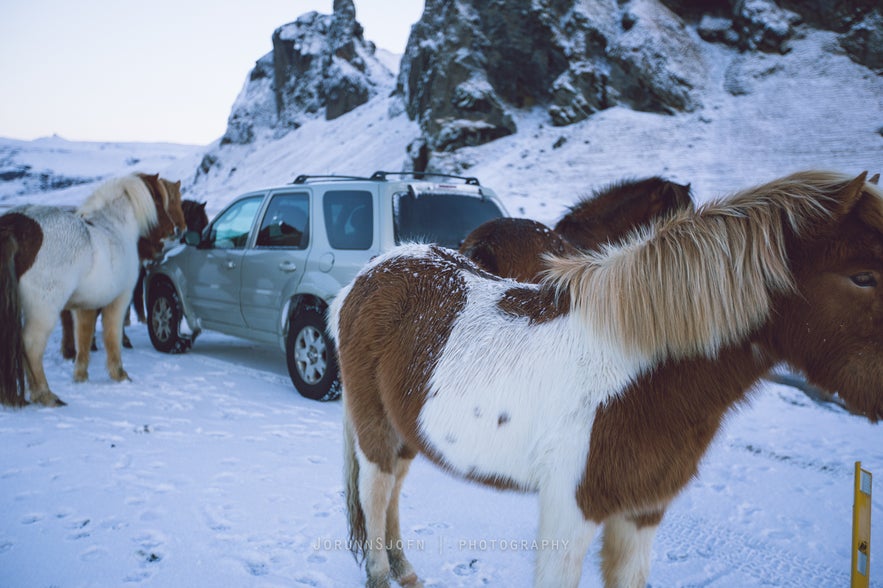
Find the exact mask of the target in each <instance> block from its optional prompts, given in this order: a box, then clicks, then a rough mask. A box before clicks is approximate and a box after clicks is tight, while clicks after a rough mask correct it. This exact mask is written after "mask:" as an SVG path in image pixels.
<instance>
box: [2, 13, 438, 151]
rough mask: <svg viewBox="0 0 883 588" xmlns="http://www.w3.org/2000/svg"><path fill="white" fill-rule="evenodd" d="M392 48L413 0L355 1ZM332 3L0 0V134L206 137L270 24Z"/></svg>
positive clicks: (217, 128) (214, 134) (400, 41)
mask: <svg viewBox="0 0 883 588" xmlns="http://www.w3.org/2000/svg"><path fill="white" fill-rule="evenodd" d="M355 5H356V19H357V20H358V21H359V22H360V23H362V26H363V27H364V28H365V38H366V39H368V40H371V41H374V43H375V44H377V45H378V46H379V47H383V48H385V49H388V50H390V51H392V52H394V53H402V52H403V51H404V48H405V44H406V42H407V39H408V34H409V33H410V29H411V25H412V24H413V23H415V22H416V21H417V20H418V19H419V18H420V15H421V14H422V12H423V0H355ZM332 6H333V1H332V0H250V1H244V0H241V1H239V2H236V1H234V0H139V1H131V0H5V1H4V2H3V4H2V5H0V137H6V138H13V139H35V138H38V137H45V136H49V135H53V134H58V135H60V136H62V137H64V138H65V139H69V140H72V141H148V142H155V141H161V142H171V143H193V144H200V145H204V144H208V143H210V142H212V141H214V140H215V139H217V138H219V137H220V136H221V135H223V133H224V130H225V129H226V126H227V116H228V115H229V114H230V109H231V107H232V105H233V101H234V100H235V99H236V96H237V95H238V94H239V91H240V90H241V89H242V86H243V84H244V83H245V79H246V76H247V75H248V72H249V71H251V69H252V67H253V66H254V62H255V61H257V60H258V59H259V58H260V57H262V56H263V55H264V54H266V53H268V52H269V51H270V50H271V49H272V44H271V40H270V38H271V36H272V34H273V31H274V30H275V29H276V28H277V27H279V26H281V25H283V24H285V23H289V22H293V21H295V20H297V17H299V16H300V15H302V14H304V13H306V12H309V11H311V10H316V11H318V12H320V13H323V14H330V13H331V12H332Z"/></svg>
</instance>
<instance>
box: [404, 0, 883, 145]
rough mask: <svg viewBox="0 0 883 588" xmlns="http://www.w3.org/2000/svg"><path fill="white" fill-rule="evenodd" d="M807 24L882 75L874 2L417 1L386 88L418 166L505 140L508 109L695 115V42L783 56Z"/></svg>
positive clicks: (698, 78) (698, 82) (566, 120)
mask: <svg viewBox="0 0 883 588" xmlns="http://www.w3.org/2000/svg"><path fill="white" fill-rule="evenodd" d="M808 26H812V27H817V28H828V29H831V30H835V31H837V32H839V33H841V35H840V44H841V47H842V50H844V51H846V52H848V53H849V55H850V56H851V57H852V58H853V59H854V60H856V61H858V62H860V63H863V64H865V65H867V66H868V67H869V68H871V69H877V70H879V69H881V68H883V38H881V37H883V27H881V15H880V9H879V8H878V6H877V2H876V1H875V0H840V1H837V2H826V1H824V0H813V1H810V2H802V1H798V0H779V1H778V3H777V2H776V1H774V0H712V1H710V2H709V1H704V0H702V1H700V0H630V1H623V0H506V1H505V2H504V1H502V0H491V1H488V0H426V9H425V12H424V14H423V17H422V18H421V20H420V21H419V22H418V23H417V24H416V25H415V26H414V27H413V29H412V33H411V37H410V40H409V42H408V46H407V49H406V52H405V55H404V57H403V59H402V63H401V68H400V73H399V77H398V81H397V92H398V93H399V94H400V95H401V97H402V98H403V100H404V102H405V105H406V110H407V113H408V116H410V117H411V118H412V119H413V120H416V121H418V122H419V124H420V127H421V129H422V132H423V140H422V144H421V145H419V146H417V148H415V149H414V152H415V153H418V152H419V153H420V154H421V155H420V156H419V158H415V161H418V160H419V162H424V161H428V159H429V158H430V155H429V154H430V153H432V152H438V151H450V150H456V149H458V148H460V147H463V146H468V145H476V144H480V143H484V142H487V141H491V140H494V139H497V138H499V137H502V136H506V135H509V134H512V133H514V132H516V131H517V129H516V126H515V124H514V123H513V120H512V116H511V109H513V108H522V107H526V106H533V105H540V106H542V107H543V108H545V109H546V110H547V111H548V115H549V119H550V122H551V123H552V124H554V125H568V124H572V123H574V122H578V121H580V120H583V119H585V118H586V117H588V116H590V115H591V114H592V113H594V112H597V111H599V110H603V109H605V108H608V107H610V106H614V105H624V106H627V107H629V108H633V109H637V110H645V111H651V112H661V113H675V112H684V111H692V110H695V109H697V108H699V107H700V106H701V105H702V94H703V86H704V83H705V80H706V79H707V78H708V75H707V71H706V64H705V63H703V60H702V58H701V52H700V51H698V49H697V43H702V42H713V43H725V44H728V45H731V46H733V47H736V48H738V49H739V50H741V51H745V52H750V51H763V52H779V53H784V52H787V51H788V49H789V48H788V42H789V40H791V39H792V38H794V37H795V36H796V35H800V34H801V31H802V30H803V27H808Z"/></svg>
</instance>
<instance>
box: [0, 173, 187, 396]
mask: <svg viewBox="0 0 883 588" xmlns="http://www.w3.org/2000/svg"><path fill="white" fill-rule="evenodd" d="M165 223H168V224H169V225H170V226H172V227H175V230H182V229H183V228H184V213H183V211H182V209H181V193H180V182H170V181H168V180H165V179H163V178H160V177H159V175H157V174H155V175H147V174H132V175H128V176H124V177H121V178H115V179H112V180H109V181H107V182H105V183H104V184H102V185H101V186H99V187H98V188H97V189H96V190H95V192H94V193H93V194H92V195H91V196H89V198H87V199H86V201H85V202H83V204H82V205H81V206H80V207H79V208H78V209H77V210H76V211H74V212H72V211H70V210H67V209H65V208H61V207H56V206H39V205H24V206H20V207H16V208H13V209H10V210H9V211H8V212H7V213H6V214H4V215H3V216H2V217H0V261H2V264H3V271H2V272H0V293H2V298H3V300H4V303H3V305H2V307H0V323H2V324H4V325H10V326H11V328H10V332H9V333H8V334H7V336H5V337H3V339H2V341H0V403H2V404H4V405H7V406H22V405H24V404H26V402H27V399H26V391H25V388H26V386H25V379H27V388H28V389H29V390H30V401H31V402H34V403H39V404H44V405H47V406H59V405H63V404H64V402H62V401H61V399H59V398H58V397H57V396H56V395H55V394H54V393H53V392H52V391H51V390H50V389H49V384H48V382H47V381H46V375H45V373H44V370H43V352H44V350H45V349H46V343H47V340H48V338H49V335H50V333H51V332H52V329H53V328H54V327H55V322H56V321H57V320H58V316H59V312H60V311H61V310H62V309H72V310H74V311H75V312H76V322H77V342H78V345H77V358H76V363H75V366H74V379H75V380H76V381H85V380H86V379H87V378H88V372H87V368H88V362H89V344H90V343H91V339H92V333H93V332H94V329H95V313H96V312H97V309H100V308H103V309H104V311H103V315H102V316H103V318H102V321H103V324H104V344H105V349H106V350H107V370H108V373H109V374H110V377H111V378H112V379H114V380H117V381H122V380H126V379H128V374H126V372H125V370H124V369H123V366H122V357H121V351H120V339H121V333H122V328H123V319H124V313H125V311H126V309H127V308H128V305H129V301H130V299H131V296H132V288H133V287H134V285H135V281H136V280H137V278H138V269H139V261H138V240H139V238H141V237H146V236H148V235H149V234H150V232H151V230H152V229H153V228H154V227H156V226H157V225H161V224H162V225H164V226H165ZM22 317H23V319H24V322H23V324H22Z"/></svg>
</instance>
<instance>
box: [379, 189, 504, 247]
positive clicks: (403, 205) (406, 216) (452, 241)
mask: <svg viewBox="0 0 883 588" xmlns="http://www.w3.org/2000/svg"><path fill="white" fill-rule="evenodd" d="M501 216H503V212H502V211H501V210H500V208H499V207H498V206H497V205H496V204H495V203H494V202H493V201H492V200H489V199H486V198H481V197H479V196H472V195H463V194H456V193H443V192H441V193H440V192H433V193H429V194H415V193H414V192H413V191H408V192H402V193H399V194H396V195H395V197H394V198H393V217H394V219H395V239H396V244H400V243H409V242H417V243H438V244H439V245H441V246H443V247H449V248H451V249H458V248H459V247H460V243H462V242H463V239H465V238H466V235H468V234H469V233H471V232H472V230H473V229H475V228H476V227H477V226H478V225H480V224H482V223H484V222H486V221H489V220H491V219H495V218H499V217H501Z"/></svg>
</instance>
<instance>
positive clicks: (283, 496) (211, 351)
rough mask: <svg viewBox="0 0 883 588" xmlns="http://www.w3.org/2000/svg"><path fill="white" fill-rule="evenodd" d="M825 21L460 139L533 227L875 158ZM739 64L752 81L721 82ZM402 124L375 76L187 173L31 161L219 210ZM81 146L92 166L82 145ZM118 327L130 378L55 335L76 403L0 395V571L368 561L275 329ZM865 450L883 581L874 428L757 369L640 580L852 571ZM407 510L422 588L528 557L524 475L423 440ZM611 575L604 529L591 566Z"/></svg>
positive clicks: (515, 572)
mask: <svg viewBox="0 0 883 588" xmlns="http://www.w3.org/2000/svg"><path fill="white" fill-rule="evenodd" d="M832 42H833V37H832V35H830V34H827V33H811V34H809V35H808V36H807V38H805V39H802V40H799V41H796V42H795V46H794V50H793V51H792V52H791V53H789V54H788V55H785V56H772V55H759V56H740V55H737V54H735V53H732V52H729V51H728V50H724V49H722V48H720V47H716V46H711V45H708V46H706V48H705V50H706V51H707V58H708V59H709V62H710V63H712V64H713V67H712V69H711V73H712V79H711V80H710V81H709V88H710V90H709V91H708V93H707V95H706V96H705V97H704V107H703V109H702V110H700V111H697V112H695V113H691V114H683V115H678V116H660V115H653V114H647V113H636V112H632V111H629V110H626V109H622V108H614V109H610V110H608V111H605V112H602V113H599V114H597V115H596V116H594V117H592V118H591V119H589V120H587V121H583V122H582V123H579V124H576V125H572V126H570V127H565V128H558V127H552V126H550V125H549V124H548V121H547V120H546V119H545V117H544V116H543V115H542V114H541V112H540V111H539V110H534V111H524V112H519V113H516V118H517V120H518V124H519V129H520V132H519V133H518V134H517V135H515V136H512V137H507V138H504V139H501V140H498V141H495V142H493V143H490V144H488V145H484V146H480V147H475V148H469V149H464V150H461V151H460V152H459V153H457V154H456V155H452V156H449V157H450V159H451V163H452V165H455V166H457V167H458V168H459V169H461V170H462V171H463V172H464V173H467V174H470V175H476V176H477V177H479V178H480V179H481V180H482V182H483V183H484V184H487V185H490V186H492V187H493V188H495V189H496V191H497V192H498V193H499V194H500V196H501V197H502V198H503V199H504V201H505V203H506V204H507V206H508V207H509V210H510V212H511V213H512V214H514V215H516V216H529V217H532V218H536V219H538V220H541V221H544V222H548V223H551V222H554V221H555V220H556V219H557V218H558V217H559V216H560V214H561V212H562V211H563V210H564V208H565V207H566V206H567V205H569V204H572V203H573V201H574V200H575V199H576V198H577V197H578V196H580V195H581V194H583V193H585V192H587V191H589V190H590V189H592V188H596V187H599V186H602V185H604V184H607V183H609V182H611V181H614V180H618V179H621V178H623V177H625V176H647V175H652V174H659V175H664V176H667V177H669V178H671V179H674V180H677V181H681V182H691V183H692V185H693V188H694V191H695V193H696V194H697V196H698V198H699V199H700V200H703V199H706V198H708V197H711V196H716V195H720V194H723V193H728V192H731V191H733V190H736V189H739V188H743V187H747V186H748V185H751V184H755V183H759V182H763V181H767V180H770V179H772V178H775V177H778V176H781V175H784V174H786V173H790V172H792V171H795V170H798V169H802V168H806V167H824V168H832V169H835V170H840V171H844V172H850V173H856V174H857V173H859V172H861V171H862V170H865V169H868V170H870V171H871V172H872V173H873V172H876V171H881V170H883V136H881V133H883V130H881V125H883V116H881V114H883V78H881V77H880V76H874V75H873V74H871V73H869V72H868V71H867V70H866V69H863V68H861V67H859V66H857V65H856V64H854V63H852V62H851V61H849V59H847V58H846V57H845V56H843V55H838V54H835V53H831V52H829V51H824V50H823V48H824V47H826V46H828V45H830V44H831V43H832ZM737 60H738V61H737ZM740 72H741V73H740ZM737 74H738V75H737ZM734 76H735V77H736V78H738V79H739V81H740V83H741V84H743V86H744V87H743V89H744V90H745V91H746V92H747V93H745V94H741V95H739V96H734V95H732V94H730V93H728V92H726V91H724V90H723V84H724V81H725V79H727V78H729V79H731V80H732V78H733V77H734ZM390 112H392V114H393V116H390ZM417 134H418V130H417V128H416V125H415V123H413V122H412V121H409V120H408V119H407V117H405V116H404V115H403V114H401V105H400V104H397V103H396V101H395V100H394V99H389V98H387V97H385V96H384V97H381V98H378V99H377V100H374V101H372V102H371V103H369V104H367V105H365V106H363V107H361V108H359V109H357V110H355V111H353V112H352V113H349V114H347V115H345V116H343V117H340V118H338V119H335V120H333V121H313V122H310V123H307V124H305V125H304V126H303V127H301V128H300V129H298V131H296V132H293V133H290V134H289V135H287V136H285V137H283V138H282V139H279V140H277V141H267V142H265V143H258V144H255V145H251V146H239V147H235V148H230V149H228V150H226V151H224V152H223V153H222V154H223V155H224V157H225V159H224V160H223V162H222V163H223V165H221V166H219V167H216V168H213V171H212V173H211V174H209V175H208V176H206V177H203V178H201V179H200V181H199V182H196V183H195V184H193V183H192V178H193V174H194V170H195V169H196V167H197V166H198V165H199V162H200V160H201V158H202V151H199V150H193V149H192V148H187V147H174V149H167V148H162V149H158V150H157V149H154V148H147V147H142V146H138V147H137V148H136V147H135V146H132V151H133V152H139V153H140V152H141V150H143V149H147V152H148V153H153V154H154V156H155V157H154V158H152V159H151V158H148V157H143V156H135V159H139V161H138V162H135V163H133V159H131V158H130V157H129V156H126V157H121V158H118V157H117V156H116V155H114V157H115V158H116V159H113V161H112V162H111V163H112V166H111V164H103V163H102V164H101V165H100V166H99V165H96V164H95V163H94V162H95V161H97V159H98V158H101V157H104V154H106V153H107V152H108V150H109V149H113V148H114V147H112V144H108V145H106V146H103V147H102V145H103V144H94V145H86V146H82V145H80V146H78V147H76V150H75V151H73V152H71V153H75V155H71V154H68V155H64V154H63V153H59V152H57V151H52V150H47V151H46V152H45V154H44V155H33V154H31V155H29V156H30V157H32V158H33V160H27V161H28V163H29V165H32V166H33V167H34V168H35V169H42V167H40V166H43V167H46V168H47V169H49V168H53V167H54V169H55V170H56V171H65V170H66V169H67V168H66V167H64V166H70V170H71V171H70V175H73V174H74V173H75V172H76V173H78V174H80V175H81V176H84V175H88V174H93V173H94V174H95V175H98V174H102V173H107V171H108V170H109V171H111V172H113V173H116V170H121V171H122V170H126V169H129V168H130V167H136V168H137V169H139V170H140V171H146V172H154V171H162V172H163V175H164V176H165V177H168V178H171V179H179V178H180V179H183V180H184V181H185V185H187V186H188V193H187V194H186V195H187V196H188V197H195V198H198V199H201V200H206V201H207V202H208V210H209V212H210V213H214V212H217V211H218V210H220V209H221V208H222V207H223V206H224V205H225V204H226V203H227V202H228V201H229V200H230V199H232V198H233V197H234V196H236V195H237V194H239V193H241V192H243V191H245V190H247V189H251V188H254V187H256V186H260V185H266V184H275V183H282V182H288V181H291V180H292V179H293V178H294V177H295V176H296V175H298V174H301V173H332V172H333V173H341V174H345V173H354V174H369V173H371V172H373V171H374V170H376V169H393V170H395V169H401V168H402V166H403V165H404V164H405V161H404V150H405V148H406V147H407V145H408V144H409V143H410V142H411V141H412V140H413V139H414V138H416V136H417ZM53 141H55V142H56V143H59V141H60V140H58V139H53ZM49 142H50V140H46V145H49ZM8 143H9V142H8V141H6V140H4V141H3V142H2V144H0V147H2V146H3V145H5V144H8ZM556 145H557V146H556ZM37 146H38V147H39V145H37ZM19 147H21V148H22V149H26V148H27V145H23V146H16V148H19ZM62 147H64V145H62ZM69 147H70V146H66V147H65V148H69ZM89 151H92V156H93V157H94V159H90V157H89V153H88V152H89ZM84 152H85V153H84ZM50 153H51V154H52V155H51V157H56V156H57V159H52V160H50V159H49V158H50V155H49V154H50ZM164 154H171V155H170V158H169V159H163V158H164V157H166V156H165V155H164ZM22 157H23V156H22ZM81 157H82V158H83V161H84V162H86V164H85V165H86V167H83V165H81V164H80V162H74V161H73V159H74V158H81ZM151 157H153V156H151ZM16 161H22V160H21V159H18V160H16ZM89 162H91V163H89ZM74 168H76V169H74ZM99 168H100V169H99ZM93 170H94V171H93ZM7 187H8V186H7ZM13 188H14V189H12V190H11V191H7V192H2V191H0V199H2V200H3V201H2V202H0V205H11V204H16V203H20V202H29V201H35V200H39V201H41V202H49V203H56V204H61V203H64V204H77V203H79V202H80V201H82V199H83V198H85V196H86V195H87V194H88V193H89V192H88V185H85V184H84V185H83V186H80V187H74V188H68V189H66V190H62V191H56V192H51V193H48V194H45V195H43V194H41V195H35V194H33V193H30V194H19V193H18V191H19V188H18V187H15V186H13ZM0 329H2V327H0ZM128 332H129V334H130V336H131V337H132V339H133V342H134V345H135V349H133V350H131V351H125V352H124V356H123V361H124V364H125V366H126V369H127V371H128V372H129V374H130V375H131V377H132V381H131V382H127V383H122V384H118V383H114V382H111V381H110V380H109V379H108V377H107V375H106V374H105V373H104V371H103V361H104V354H103V351H99V352H98V353H96V354H94V356H93V367H92V369H91V374H92V379H91V380H90V381H89V382H88V383H85V384H74V383H73V382H72V365H71V363H69V362H65V361H63V360H62V359H61V356H60V354H59V353H58V347H59V335H58V333H55V335H54V337H53V340H52V341H51V343H50V349H49V351H47V355H46V368H47V375H48V379H49V382H50V385H51V386H52V387H53V390H54V391H55V392H56V393H57V394H59V396H61V397H62V398H63V399H64V400H66V401H67V402H68V403H69V406H67V407H64V408H60V409H47V408H40V407H33V406H32V407H27V408H25V409H23V410H20V411H13V410H0V443H2V445H3V447H4V450H3V452H2V454H0V496H2V497H3V498H4V499H5V502H6V508H4V509H3V510H2V514H0V586H4V587H5V586H10V587H14V588H19V587H49V586H57V587H59V588H67V587H77V586H94V587H106V586H124V585H137V584H141V585H145V586H157V587H160V586H162V587H169V586H171V587H179V586H180V587H185V586H186V587H190V586H206V587H216V586H256V587H257V586H260V587H264V586H267V587H270V586H280V587H281V586H286V587H291V586H301V585H306V586H328V587H338V586H357V585H360V584H361V583H362V582H363V579H364V575H363V572H362V570H360V569H359V568H358V567H357V565H356V563H355V562H354V561H353V559H352V557H351V556H350V555H349V553H348V552H347V551H345V549H343V548H342V546H341V543H340V542H342V541H343V540H344V538H345V536H346V528H345V519H344V506H343V501H342V489H343V484H342V473H341V470H342V455H341V454H342V446H341V445H342V444H341V427H340V420H341V405H340V403H338V402H334V403H329V404H319V403H316V402H312V401H308V400H305V399H303V398H301V397H300V396H299V395H298V394H297V393H296V392H295V391H294V390H293V388H292V386H291V384H290V382H289V379H288V376H287V372H286V368H285V361H284V358H283V356H282V353H281V351H280V350H278V349H277V348H274V347H266V346H260V345H256V344H252V343H248V342H245V341H241V340H238V339H232V338H228V337H223V336H220V335H217V334H212V333H206V334H204V335H203V336H202V337H201V338H200V339H199V340H198V341H197V343H196V345H195V347H194V349H193V350H192V351H191V352H190V353H188V354H185V355H178V356H170V355H163V354H160V353H158V352H156V351H154V350H153V349H152V347H151V346H150V343H149V342H148V338H147V334H146V330H145V328H144V326H143V325H133V326H131V327H129V329H128ZM0 336H2V333H0ZM857 460H861V461H862V462H863V463H864V465H865V467H867V468H868V469H870V470H871V471H872V472H873V473H875V474H876V475H877V480H878V483H877V486H878V490H877V492H876V496H877V498H875V499H874V501H873V517H874V524H873V525H872V532H873V535H872V555H871V577H872V586H876V587H877V588H880V587H883V498H880V497H881V496H883V493H881V491H880V490H879V480H881V479H883V428H881V427H880V426H879V425H876V426H875V425H871V424H870V423H868V422H866V421H865V420H863V419H861V418H858V417H855V416H851V415H849V414H846V413H844V412H843V411H841V410H840V409H838V408H836V407H832V406H827V405H825V406H822V405H817V404H815V403H813V402H811V401H810V400H808V399H807V397H806V396H804V395H803V394H802V393H800V392H798V391H796V390H794V389H791V388H788V387H784V386H778V385H774V384H769V383H765V384H763V385H762V386H761V387H760V388H759V389H758V391H757V393H756V394H755V396H754V401H753V402H752V403H751V404H750V405H749V406H748V407H744V408H742V409H740V410H739V411H737V412H735V413H733V415H732V416H731V418H730V419H729V420H728V422H727V425H726V427H725V428H724V430H723V431H722V432H721V434H720V435H719V437H718V439H717V440H716V442H715V443H714V445H713V447H712V449H711V450H710V451H709V453H708V454H707V456H706V458H705V460H704V461H703V464H702V466H701V468H700V476H699V478H698V480H696V481H695V482H693V483H692V484H691V485H690V486H688V487H687V488H686V489H685V491H684V492H683V494H682V495H681V496H680V498H679V499H678V500H677V501H675V503H674V504H673V505H672V508H671V510H670V512H669V514H668V516H667V517H666V518H665V520H664V521H663V523H662V526H661V528H660V531H659V535H658V538H657V540H656V543H655V544H654V549H653V568H652V572H651V577H650V584H651V585H652V586H654V587H657V588H659V587H669V586H684V587H686V586H714V587H720V588H723V587H727V588H729V587H754V586H795V587H801V588H802V587H807V586H812V587H828V586H845V585H847V583H848V574H849V565H850V552H849V550H850V529H851V512H852V510H851V509H852V484H853V481H852V476H853V464H854V462H855V461H857ZM402 523H403V531H404V535H405V539H406V541H408V542H410V544H411V547H412V548H411V550H410V551H411V559H412V562H413V563H414V565H415V567H416V568H417V570H418V572H419V573H420V574H421V576H422V577H423V578H425V580H426V583H427V585H428V586H440V587H441V586H485V585H491V586H526V585H529V584H530V578H531V573H532V572H531V570H532V562H533V559H534V555H535V554H534V552H533V551H531V550H530V549H525V548H524V547H525V546H524V544H523V543H522V542H524V541H529V540H531V539H532V538H533V536H534V534H535V532H536V524H537V507H536V501H535V498H534V497H533V496H524V495H519V494H513V493H500V492H497V491H494V490H489V489H486V488H482V487H479V486H476V485H472V484H468V483H465V482H461V481H458V480H455V479H453V478H451V477H450V476H448V475H447V474H445V473H443V472H441V471H439V470H438V469H436V468H434V467H433V466H431V465H429V464H428V463H426V462H425V461H421V460H417V462H416V463H415V466H414V467H413V468H412V471H411V474H410V476H409V477H408V479H407V480H406V482H405V486H404V491H403V503H402ZM600 584H601V581H600V578H599V574H598V572H597V547H595V548H593V550H592V552H591V554H590V557H589V558H587V560H586V563H585V571H584V577H583V581H582V584H581V585H582V586H586V587H588V586H600Z"/></svg>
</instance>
